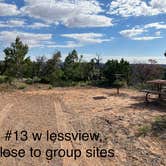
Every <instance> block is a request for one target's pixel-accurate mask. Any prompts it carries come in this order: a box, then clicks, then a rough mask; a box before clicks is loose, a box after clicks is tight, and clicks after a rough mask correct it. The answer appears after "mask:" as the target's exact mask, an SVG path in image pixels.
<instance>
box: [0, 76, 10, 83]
mask: <svg viewBox="0 0 166 166" xmlns="http://www.w3.org/2000/svg"><path fill="white" fill-rule="evenodd" d="M7 80H8V77H7V76H3V75H0V84H2V83H6V82H7Z"/></svg>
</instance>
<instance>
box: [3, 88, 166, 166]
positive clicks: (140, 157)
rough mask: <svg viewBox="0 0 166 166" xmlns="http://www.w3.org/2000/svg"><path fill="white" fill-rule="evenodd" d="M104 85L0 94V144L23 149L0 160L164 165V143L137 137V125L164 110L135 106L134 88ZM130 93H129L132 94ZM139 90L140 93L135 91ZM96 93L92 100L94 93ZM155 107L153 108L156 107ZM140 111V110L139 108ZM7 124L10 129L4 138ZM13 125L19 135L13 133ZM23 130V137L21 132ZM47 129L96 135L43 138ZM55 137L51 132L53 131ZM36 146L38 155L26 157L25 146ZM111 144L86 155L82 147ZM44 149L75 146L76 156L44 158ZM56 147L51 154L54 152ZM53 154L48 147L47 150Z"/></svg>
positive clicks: (55, 165)
mask: <svg viewBox="0 0 166 166" xmlns="http://www.w3.org/2000/svg"><path fill="white" fill-rule="evenodd" d="M112 93H114V92H113V91H112V90H110V91H108V90H106V89H56V90H50V91H42V90H40V91H27V92H14V93H4V94H1V95H0V136H1V137H0V146H1V147H3V148H8V149H14V148H15V149H17V150H18V149H24V150H26V155H25V157H23V158H19V157H16V158H13V157H9V158H5V157H0V165H2V166H29V165H31V166H123V165H124V166H126V165H127V166H129V165H131V166H134V165H138V166H139V165H145V166H149V165H152V164H155V166H158V165H163V166H164V165H165V164H166V163H165V160H164V155H165V150H164V149H165V143H163V142H160V141H158V140H156V139H152V138H150V137H146V138H144V139H143V138H137V137H135V131H136V130H137V128H138V125H141V124H143V123H144V122H145V121H150V120H151V119H152V118H153V117H155V116H158V115H163V114H165V112H162V111H159V110H157V109H156V108H153V109H154V110H152V112H150V111H151V110H149V109H147V108H146V107H144V108H142V107H141V108H139V106H134V104H137V101H138V99H137V100H136V99H135V98H134V97H136V96H137V97H138V94H136V93H137V92H130V91H129V92H125V95H122V96H121V97H116V96H112V95H111V94H112ZM131 95H132V96H131ZM139 95H141V94H139ZM96 96H97V97H99V98H100V97H101V99H100V100H96V99H95V98H94V97H96ZM103 96H104V97H105V98H103V99H102V97H103ZM155 109H156V110H155ZM141 111H142V114H141V115H140V112H141ZM7 130H11V131H12V132H13V134H12V137H11V139H10V140H9V141H5V138H4V136H5V133H6V132H7ZM15 131H18V134H19V135H18V140H17V141H16V133H14V132H15ZM21 131H27V133H28V134H27V135H28V139H26V140H20V138H25V137H24V136H25V135H24V134H25V133H22V134H21V133H20V132H21ZM47 131H49V133H60V132H61V133H78V132H83V133H84V132H87V133H96V132H98V133H100V139H99V140H98V141H91V140H89V141H78V140H77V141H73V140H72V141H55V142H53V141H50V140H49V141H48V139H47V134H46V133H47ZM37 132H38V133H42V137H41V138H42V139H41V141H34V137H33V136H32V134H31V133H37ZM53 138H55V136H54V137H53ZM31 147H32V148H33V149H40V150H41V152H42V154H41V156H40V157H31V156H30V152H29V150H30V148H31ZM95 147H98V148H100V149H107V150H108V149H114V150H115V156H114V157H106V158H102V157H91V158H87V156H86V155H85V152H86V150H87V149H93V148H94V149H95ZM47 149H68V150H69V151H70V150H75V149H80V150H81V152H82V153H83V154H82V155H81V156H80V157H79V159H77V160H75V159H73V158H72V157H58V156H56V157H55V156H54V157H52V158H51V159H50V160H48V155H49V156H50V155H51V151H50V153H48V154H47V155H46V150H47ZM57 154H58V153H57V151H56V154H54V155H57ZM52 155H53V153H52Z"/></svg>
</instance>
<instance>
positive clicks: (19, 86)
mask: <svg viewBox="0 0 166 166" xmlns="http://www.w3.org/2000/svg"><path fill="white" fill-rule="evenodd" d="M26 87H27V86H26V85H25V84H20V85H18V86H17V89H20V90H22V89H25V88H26Z"/></svg>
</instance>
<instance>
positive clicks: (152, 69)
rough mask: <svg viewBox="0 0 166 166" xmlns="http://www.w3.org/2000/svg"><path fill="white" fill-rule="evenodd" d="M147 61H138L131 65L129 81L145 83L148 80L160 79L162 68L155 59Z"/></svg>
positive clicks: (134, 83)
mask: <svg viewBox="0 0 166 166" xmlns="http://www.w3.org/2000/svg"><path fill="white" fill-rule="evenodd" d="M148 62H149V63H148V64H147V63H138V64H134V65H132V76H131V78H132V79H131V83H132V84H133V85H136V84H145V83H146V82H147V81H148V80H153V79H161V78H162V77H163V68H162V67H161V66H160V65H159V64H157V62H156V61H155V60H152V59H150V60H149V61H148Z"/></svg>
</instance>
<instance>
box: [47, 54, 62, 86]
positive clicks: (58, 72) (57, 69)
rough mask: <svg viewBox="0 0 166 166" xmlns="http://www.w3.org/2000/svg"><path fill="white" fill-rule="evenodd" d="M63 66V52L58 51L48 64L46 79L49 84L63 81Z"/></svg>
mask: <svg viewBox="0 0 166 166" xmlns="http://www.w3.org/2000/svg"><path fill="white" fill-rule="evenodd" d="M61 65H62V61H61V52H59V51H58V52H56V53H54V54H53V56H52V58H51V59H49V60H48V61H47V62H46V68H45V78H46V79H47V80H48V82H51V83H52V84H53V83H55V82H56V81H59V80H61V78H62V77H63V71H62V69H61Z"/></svg>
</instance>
